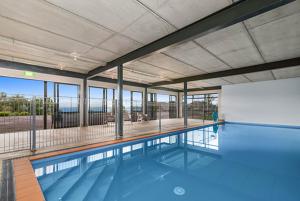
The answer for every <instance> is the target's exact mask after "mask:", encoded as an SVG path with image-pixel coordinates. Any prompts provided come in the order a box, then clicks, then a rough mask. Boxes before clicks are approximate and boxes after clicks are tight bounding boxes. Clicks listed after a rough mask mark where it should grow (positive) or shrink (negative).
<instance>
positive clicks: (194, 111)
mask: <svg viewBox="0 0 300 201" xmlns="http://www.w3.org/2000/svg"><path fill="white" fill-rule="evenodd" d="M182 98H183V100H184V97H182ZM187 104H188V118H191V119H204V120H211V119H212V113H213V112H218V94H196V95H190V96H188V97H187ZM182 112H184V107H182Z"/></svg>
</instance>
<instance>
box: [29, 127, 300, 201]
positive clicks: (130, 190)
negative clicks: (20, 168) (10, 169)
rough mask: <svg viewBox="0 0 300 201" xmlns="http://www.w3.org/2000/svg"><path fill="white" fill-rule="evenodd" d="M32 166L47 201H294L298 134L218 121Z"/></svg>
mask: <svg viewBox="0 0 300 201" xmlns="http://www.w3.org/2000/svg"><path fill="white" fill-rule="evenodd" d="M32 165H33V168H34V172H35V175H36V177H37V179H38V181H39V184H40V186H41V189H42V191H43V194H44V197H45V199H46V200H47V201H94V200H98V201H99V200H101V201H104V200H105V201H113V200H114V201H117V200H118V201H154V200H155V201H169V200H170V201H176V200H178V201H179V200H184V201H187V200H188V201H199V200H208V201H256V200H257V201H267V200H272V201H273V200H274V201H296V200H297V201H299V200H300V190H299V186H300V171H299V169H300V129H298V128H284V127H268V126H255V125H242V124H231V123H226V124H224V125H214V126H207V127H202V128H197V129H193V130H189V131H187V132H174V133H170V134H168V135H160V136H158V137H152V138H147V139H142V140H137V141H132V142H127V143H122V144H116V145H113V146H107V147H102V148H97V149H91V150H86V151H81V152H76V153H72V154H66V155H61V156H56V157H52V158H46V159H41V160H37V161H33V162H32Z"/></svg>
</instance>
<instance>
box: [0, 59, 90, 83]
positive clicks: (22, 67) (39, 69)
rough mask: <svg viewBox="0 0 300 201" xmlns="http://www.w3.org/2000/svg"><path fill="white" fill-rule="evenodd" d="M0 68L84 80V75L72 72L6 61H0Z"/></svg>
mask: <svg viewBox="0 0 300 201" xmlns="http://www.w3.org/2000/svg"><path fill="white" fill-rule="evenodd" d="M0 68H7V69H14V70H22V71H31V72H36V73H45V74H49V75H60V76H65V77H74V78H81V79H83V78H85V74H83V73H76V72H73V71H67V70H59V69H55V68H49V67H43V66H37V65H31V64H24V63H20V62H15V61H6V60H2V59H0Z"/></svg>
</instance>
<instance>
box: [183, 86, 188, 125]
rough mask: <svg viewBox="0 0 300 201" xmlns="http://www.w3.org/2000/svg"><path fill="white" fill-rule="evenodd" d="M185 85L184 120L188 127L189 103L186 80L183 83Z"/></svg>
mask: <svg viewBox="0 0 300 201" xmlns="http://www.w3.org/2000/svg"><path fill="white" fill-rule="evenodd" d="M183 85H184V87H183V88H184V89H183V93H184V106H183V108H184V110H183V111H184V113H183V122H184V128H187V127H188V105H187V81H184V83H183Z"/></svg>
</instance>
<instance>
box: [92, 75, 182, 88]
mask: <svg viewBox="0 0 300 201" xmlns="http://www.w3.org/2000/svg"><path fill="white" fill-rule="evenodd" d="M91 80H95V81H100V82H108V83H112V84H117V82H118V80H117V79H111V78H108V77H102V76H96V77H93V78H91ZM123 84H124V85H127V86H134V87H142V88H146V87H147V88H151V89H157V90H164V91H172V92H179V91H180V90H177V89H171V88H166V87H152V86H151V85H149V84H143V83H138V82H131V81H126V80H124V81H123Z"/></svg>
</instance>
